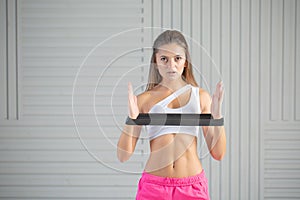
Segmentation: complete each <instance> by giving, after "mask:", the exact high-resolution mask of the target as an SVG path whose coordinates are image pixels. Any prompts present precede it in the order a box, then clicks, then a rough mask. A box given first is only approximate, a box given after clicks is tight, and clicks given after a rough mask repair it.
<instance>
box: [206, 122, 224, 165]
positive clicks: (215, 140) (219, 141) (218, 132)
mask: <svg viewBox="0 0 300 200" xmlns="http://www.w3.org/2000/svg"><path fill="white" fill-rule="evenodd" d="M206 143H207V146H208V148H209V151H210V153H211V155H212V157H213V158H214V159H216V160H221V159H222V158H223V157H224V155H225V152H226V135H225V128H224V126H210V127H209V128H208V132H207V135H206Z"/></svg>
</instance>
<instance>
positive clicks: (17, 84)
mask: <svg viewBox="0 0 300 200" xmlns="http://www.w3.org/2000/svg"><path fill="white" fill-rule="evenodd" d="M15 18H16V24H15V30H16V47H15V48H16V77H15V78H16V119H17V120H19V118H20V111H19V60H18V59H19V55H18V48H19V36H18V31H19V30H18V23H19V22H18V0H16V4H15Z"/></svg>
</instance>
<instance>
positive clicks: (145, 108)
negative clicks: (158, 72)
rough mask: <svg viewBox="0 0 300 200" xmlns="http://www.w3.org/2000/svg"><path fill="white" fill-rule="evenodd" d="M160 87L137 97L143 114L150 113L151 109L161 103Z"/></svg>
mask: <svg viewBox="0 0 300 200" xmlns="http://www.w3.org/2000/svg"><path fill="white" fill-rule="evenodd" d="M161 95H162V94H161V92H160V90H159V87H154V88H152V89H151V90H148V91H145V92H143V93H141V94H139V95H138V96H137V102H138V107H139V110H140V112H141V113H148V112H149V110H150V109H151V107H152V106H153V105H154V104H155V103H156V102H158V101H159V98H160V96H161Z"/></svg>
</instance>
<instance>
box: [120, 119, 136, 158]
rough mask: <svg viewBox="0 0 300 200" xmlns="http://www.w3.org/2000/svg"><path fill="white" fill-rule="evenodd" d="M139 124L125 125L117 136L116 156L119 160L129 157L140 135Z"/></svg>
mask: <svg viewBox="0 0 300 200" xmlns="http://www.w3.org/2000/svg"><path fill="white" fill-rule="evenodd" d="M140 130H141V127H140V126H130V125H125V126H124V128H123V131H122V134H121V136H120V138H119V142H118V149H117V156H118V159H119V160H120V161H121V162H124V161H126V160H128V159H129V158H130V156H131V155H132V153H133V152H134V149H135V145H136V142H137V140H138V137H139V135H140Z"/></svg>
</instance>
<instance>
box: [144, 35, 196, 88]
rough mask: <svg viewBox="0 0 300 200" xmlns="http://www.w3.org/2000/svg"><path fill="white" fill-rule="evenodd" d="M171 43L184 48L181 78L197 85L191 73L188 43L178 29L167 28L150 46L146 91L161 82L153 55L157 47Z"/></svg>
mask: <svg viewBox="0 0 300 200" xmlns="http://www.w3.org/2000/svg"><path fill="white" fill-rule="evenodd" d="M171 43H175V44H177V45H179V46H180V47H182V48H183V49H184V50H185V57H186V63H185V64H186V65H187V66H186V67H185V68H184V70H183V73H182V78H183V80H185V81H186V82H187V83H189V84H191V85H193V86H197V87H198V84H197V82H196V80H195V78H194V74H193V69H192V64H191V56H190V53H189V49H188V44H187V42H186V40H185V38H184V36H183V35H182V34H181V33H180V32H179V31H176V30H167V31H164V32H163V33H161V34H160V35H159V36H158V37H157V38H156V40H155V41H154V44H153V48H152V49H153V53H152V57H151V63H150V69H149V77H148V83H147V87H146V91H148V90H151V89H152V88H154V87H155V86H156V85H158V84H159V83H160V82H161V80H162V77H161V75H160V74H159V71H158V69H157V67H156V64H157V63H156V56H155V55H156V53H157V52H158V50H159V47H161V46H163V45H166V44H171Z"/></svg>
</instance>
